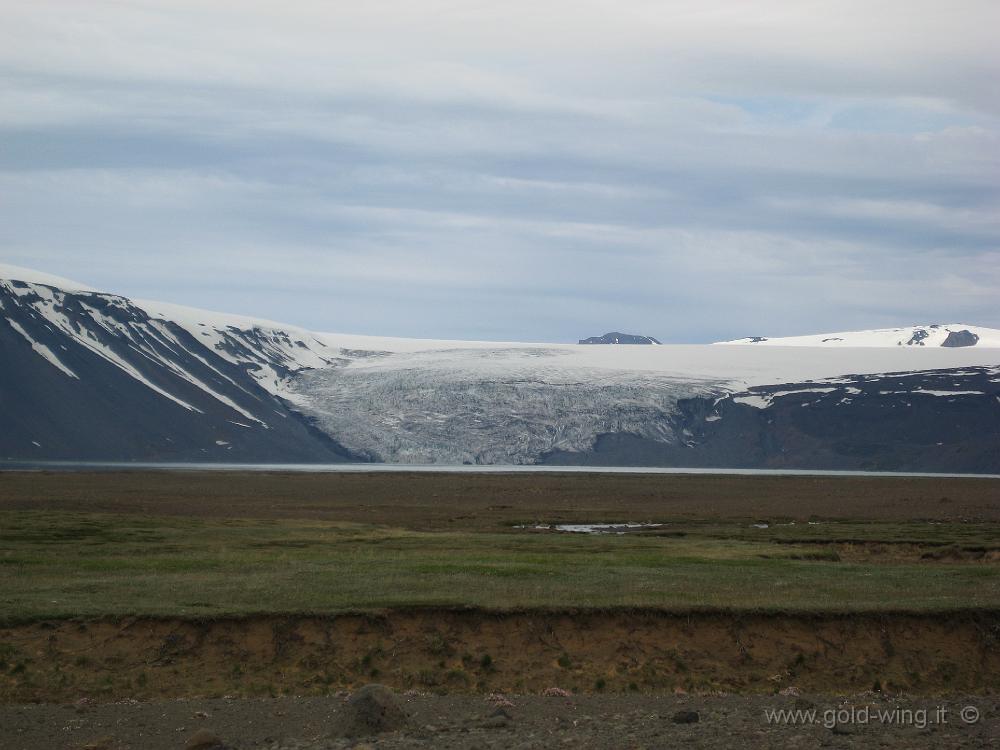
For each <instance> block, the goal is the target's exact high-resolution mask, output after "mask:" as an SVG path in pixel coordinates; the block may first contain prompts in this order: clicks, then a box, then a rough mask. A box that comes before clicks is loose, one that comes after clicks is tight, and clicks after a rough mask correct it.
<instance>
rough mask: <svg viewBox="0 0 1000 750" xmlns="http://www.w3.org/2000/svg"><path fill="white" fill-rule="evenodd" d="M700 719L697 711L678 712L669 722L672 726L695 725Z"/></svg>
mask: <svg viewBox="0 0 1000 750" xmlns="http://www.w3.org/2000/svg"><path fill="white" fill-rule="evenodd" d="M700 719H701V717H700V716H699V715H698V712H697V711H678V712H677V713H675V714H674V716H673V719H671V721H673V722H674V724H696V723H698V721H699V720H700Z"/></svg>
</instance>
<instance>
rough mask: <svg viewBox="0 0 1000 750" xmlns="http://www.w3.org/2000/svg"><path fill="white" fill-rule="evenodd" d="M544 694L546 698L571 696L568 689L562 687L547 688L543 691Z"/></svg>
mask: <svg viewBox="0 0 1000 750" xmlns="http://www.w3.org/2000/svg"><path fill="white" fill-rule="evenodd" d="M542 695H544V696H545V697H546V698H569V696H570V694H569V691H568V690H563V689H562V688H560V687H550V688H545V690H543V691H542Z"/></svg>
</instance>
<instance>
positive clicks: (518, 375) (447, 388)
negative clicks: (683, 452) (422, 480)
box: [289, 348, 724, 464]
mask: <svg viewBox="0 0 1000 750" xmlns="http://www.w3.org/2000/svg"><path fill="white" fill-rule="evenodd" d="M356 354H358V355H361V354H362V353H361V352H357V353H356ZM565 354H566V352H564V351H562V350H560V349H539V348H528V349H517V348H504V349H497V350H489V349H466V350H462V349H451V350H438V351H430V352H423V353H418V354H399V355H394V356H393V355H384V354H383V355H378V354H374V355H373V356H371V357H370V358H368V361H365V362H364V363H363V364H361V365H360V366H354V365H352V366H347V367H334V368H327V369H318V370H311V371H306V372H303V373H301V374H300V375H299V376H298V377H297V378H295V379H294V380H293V382H292V391H291V393H290V394H289V397H290V398H291V399H292V400H293V401H294V402H295V404H296V405H297V407H298V409H299V410H300V411H302V412H303V413H305V414H306V415H308V416H311V417H313V418H314V419H316V420H317V424H318V426H320V427H321V428H322V429H323V430H324V431H326V432H328V433H330V434H333V435H336V436H337V439H338V441H339V442H340V443H341V444H343V445H344V446H345V447H346V448H348V449H349V450H351V451H352V452H354V453H357V454H361V455H366V456H368V457H369V458H371V459H374V460H378V461H388V462H396V463H471V464H530V463H535V462H536V461H537V460H538V459H539V457H540V456H542V455H544V454H545V453H548V452H550V451H553V450H567V451H584V450H588V449H590V448H591V446H592V445H593V444H594V441H595V440H596V438H597V436H598V435H600V434H602V433H619V432H626V433H630V434H634V435H638V436H640V437H644V438H648V439H651V440H655V441H657V442H662V443H675V442H677V440H678V439H679V438H678V430H677V429H676V427H675V423H674V419H673V417H674V415H675V413H676V411H677V409H676V406H677V401H678V400H679V399H682V398H689V397H691V396H695V395H698V396H714V395H717V394H721V393H723V392H724V388H723V384H722V383H721V382H719V381H716V380H710V379H700V378H684V379H681V378H674V377H670V376H668V375H665V374H657V373H635V372H629V371H626V370H614V369H603V368H602V369H597V368H593V367H586V366H580V365H579V364H574V362H573V359H574V358H573V357H566V356H565ZM359 358H362V357H359ZM567 360H568V361H567Z"/></svg>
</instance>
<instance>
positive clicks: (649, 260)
mask: <svg viewBox="0 0 1000 750" xmlns="http://www.w3.org/2000/svg"><path fill="white" fill-rule="evenodd" d="M998 28H1000V3H998V2H996V0H982V1H980V0H954V1H953V2H948V3H945V2H940V1H939V0H935V1H934V2H925V1H924V0H904V1H897V0H880V2H878V3H872V2H870V0H864V2H856V1H855V0H838V1H837V2H816V1H814V0H796V2H788V1H787V0H783V1H782V2H773V1H772V0H755V1H754V2H752V3H751V2H744V1H739V2H713V1H712V0H699V1H698V2H687V1H679V2H670V1H663V0H661V1H659V2H646V1H645V0H572V2H570V1H566V2H564V1H563V0H533V1H531V2H522V0H506V1H505V2H502V3H499V2H494V1H492V0H490V1H486V0H483V1H480V2H463V1H461V0H421V1H419V2H406V1H403V0H365V1H364V2H346V1H344V0H324V1H323V2H314V1H313V0H289V1H288V2H284V3H275V2H273V1H268V2H259V1H258V0H239V1H238V2H237V1H230V0H196V1H195V0H134V1H122V0H119V1H117V2H97V1H91V0H60V1H53V0H0V262H7V263H11V264H16V265H21V266H28V267H32V268H37V269H39V270H43V271H47V272H50V273H54V274H58V275H60V276H66V277H70V278H73V279H77V280H79V281H81V282H83V283H86V284H89V285H90V286H94V287H97V288H100V289H106V290H108V291H113V292H117V293H120V294H124V295H127V296H131V297H139V298H145V299H157V300H164V301H170V302H175V303H179V304H187V305H193V306H197V307H204V308H208V309H214V310H222V311H227V312H234V313H245V314H253V315H258V316H260V317H264V318H269V319H274V320H279V321H283V322H288V323H293V324H297V325H301V326H305V327H307V328H311V329H314V330H319V331H331V332H347V333H360V334H379V335H390V336H416V337H432V338H460V339H495V340H508V341H509V340H515V341H516V340H519V341H575V340H577V339H578V338H583V337H586V336H592V335H598V334H602V333H604V332H607V331H612V330H617V331H626V332H630V333H639V334H645V335H651V336H656V337H657V338H659V339H661V340H662V341H665V342H676V343H698V342H708V341H715V340H721V339H732V338H736V337H741V336H747V335H768V336H781V335H794V334H804V333H810V332H823V331H839V330H852V329H864V328H874V327H885V326H891V325H903V324H914V323H934V322H941V323H951V322H964V323H969V324H978V325H985V326H992V327H1000V304H998V302H1000V84H998V82H1000V45H998V44H997V41H996V29H998Z"/></svg>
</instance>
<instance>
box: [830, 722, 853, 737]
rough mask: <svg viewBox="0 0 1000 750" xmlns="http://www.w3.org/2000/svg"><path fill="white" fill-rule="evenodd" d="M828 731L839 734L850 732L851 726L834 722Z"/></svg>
mask: <svg viewBox="0 0 1000 750" xmlns="http://www.w3.org/2000/svg"><path fill="white" fill-rule="evenodd" d="M830 731H831V732H833V733H834V734H840V735H844V734H851V728H850V727H849V726H848V725H847V724H834V725H833V728H832V729H830Z"/></svg>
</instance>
